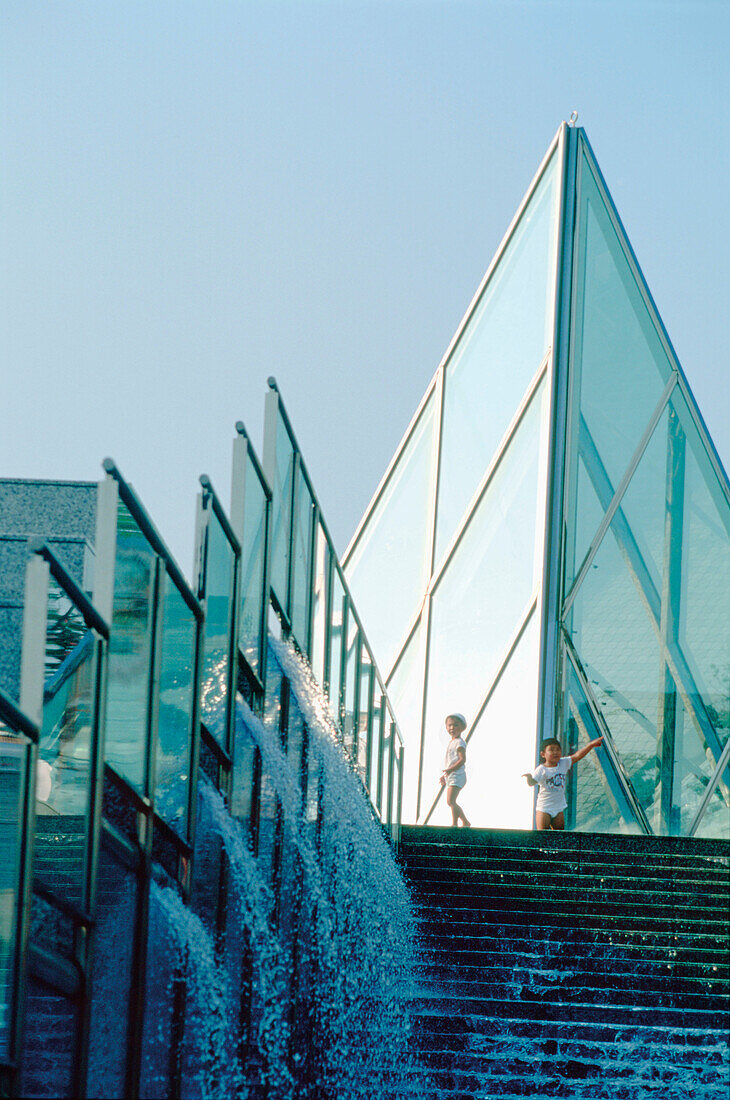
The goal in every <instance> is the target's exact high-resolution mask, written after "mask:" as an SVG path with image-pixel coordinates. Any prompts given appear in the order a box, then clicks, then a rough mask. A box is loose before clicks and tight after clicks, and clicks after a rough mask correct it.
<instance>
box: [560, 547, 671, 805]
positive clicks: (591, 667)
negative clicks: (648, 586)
mask: <svg viewBox="0 0 730 1100" xmlns="http://www.w3.org/2000/svg"><path fill="white" fill-rule="evenodd" d="M611 530H612V532H614V531H615V525H614V526H612V529H611ZM572 612H573V614H572V626H571V634H572V637H573V642H574V644H575V646H576V649H577V650H578V655H579V658H580V660H581V662H582V664H583V667H584V669H585V670H586V674H587V678H588V681H589V683H590V687H591V690H592V692H593V695H594V696H595V698H596V700H597V702H598V705H599V707H600V708H601V711H602V714H603V717H604V719H605V721H606V724H607V725H608V728H609V730H610V731H611V735H612V737H613V742H614V745H615V746H616V749H617V751H618V753H619V755H620V757H621V760H622V763H623V766H624V768H625V770H626V772H627V773H628V775H629V778H630V779H631V783H632V785H633V787H634V790H635V792H636V795H637V797H638V799H639V801H640V802H641V804H642V806H643V807H644V809H645V811H646V812H647V814H648V815H651V812H652V811H651V806H652V805H653V802H654V792H655V786H656V782H657V767H658V761H657V720H658V704H659V692H658V687H659V684H660V682H661V681H660V677H661V676H663V665H662V661H661V657H660V652H659V641H658V638H657V633H656V629H655V627H654V626H652V621H651V615H650V613H648V612H647V608H646V605H645V602H644V600H643V598H642V596H641V595H640V588H639V581H638V579H636V574H635V573H634V574H633V576H632V574H630V573H629V570H628V569H627V567H626V564H625V561H624V558H623V557H622V554H621V553H620V552H619V548H618V546H617V542H616V538H615V537H613V535H611V534H607V535H606V537H605V538H604V540H603V542H602V544H601V547H600V549H599V551H598V553H597V555H596V557H595V560H594V562H593V565H592V568H591V569H589V570H588V574H587V576H586V578H585V580H584V581H583V583H582V585H581V587H580V589H579V591H578V596H577V597H576V601H575V603H574V605H573V609H572Z"/></svg>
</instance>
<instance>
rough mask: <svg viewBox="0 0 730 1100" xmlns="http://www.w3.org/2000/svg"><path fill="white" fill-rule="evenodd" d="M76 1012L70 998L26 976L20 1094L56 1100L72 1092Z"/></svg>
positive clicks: (75, 1043) (76, 1026) (71, 1094)
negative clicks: (50, 1043)
mask: <svg viewBox="0 0 730 1100" xmlns="http://www.w3.org/2000/svg"><path fill="white" fill-rule="evenodd" d="M49 1019H51V1020H53V1032H52V1036H53V1048H52V1050H51V1051H49V1049H48V1047H49V1030H48V1021H49ZM77 1028H78V1009H77V1006H76V1005H75V1004H74V1002H73V1001H72V1000H71V998H70V997H65V996H64V995H63V994H62V993H59V992H58V991H57V990H56V989H54V988H53V987H52V986H50V985H47V984H46V983H45V982H43V981H41V980H40V979H38V978H36V977H34V976H33V975H32V974H31V975H29V977H28V983H27V987H26V996H25V1027H24V1029H23V1059H22V1065H21V1070H20V1095H21V1096H32V1097H38V1098H39V1100H41V1098H42V1100H46V1098H47V1100H60V1098H65V1097H68V1098H71V1097H73V1096H74V1095H78V1094H77V1093H75V1092H74V1084H73V1082H74V1070H75V1065H76V1052H77Z"/></svg>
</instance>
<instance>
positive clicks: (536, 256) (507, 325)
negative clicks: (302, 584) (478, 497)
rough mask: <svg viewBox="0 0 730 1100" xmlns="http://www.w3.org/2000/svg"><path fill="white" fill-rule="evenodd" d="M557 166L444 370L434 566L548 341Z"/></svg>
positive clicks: (554, 160) (535, 197)
mask: <svg viewBox="0 0 730 1100" xmlns="http://www.w3.org/2000/svg"><path fill="white" fill-rule="evenodd" d="M557 161H558V158H557V157H556V156H553V158H552V160H551V162H550V164H549V165H548V167H547V168H546V170H545V172H544V174H543V177H542V179H541V181H540V183H539V184H538V186H537V188H536V190H535V193H534V194H533V196H532V198H531V199H530V201H529V203H528V204H527V207H526V208H525V210H524V211H523V213H522V216H521V218H520V220H519V222H518V224H517V226H516V228H515V230H514V232H513V234H512V237H511V239H510V242H509V244H508V246H507V248H506V250H505V252H504V253H503V255H502V257H501V259H500V261H499V263H498V265H497V267H496V268H495V270H494V271H493V273H492V275H491V277H490V279H489V282H488V283H487V285H486V287H485V288H484V290H483V292H482V295H481V298H480V300H479V303H478V305H477V306H476V309H475V311H474V313H473V314H472V316H471V317H470V319H469V322H468V324H467V325H466V328H465V329H464V331H463V333H462V334H461V336H460V337H459V342H458V344H457V345H456V348H455V350H454V352H453V354H452V356H451V359H450V360H449V362H448V364H447V366H446V375H445V379H444V387H445V388H444V413H443V428H442V433H441V469H440V474H439V501H438V512H437V521H436V562H437V563H438V561H439V559H440V557H441V555H442V553H443V551H444V550H445V549H446V546H447V545H448V543H449V542H450V541H451V538H452V537H453V535H454V532H455V531H456V529H457V527H458V525H459V522H460V520H461V518H462V516H463V515H464V513H465V511H466V508H467V505H468V504H469V501H470V500H471V498H472V496H473V494H474V493H475V492H476V489H477V486H478V484H479V482H480V480H481V477H482V475H483V473H484V471H485V470H486V468H487V466H488V465H489V462H490V460H491V458H492V456H493V455H494V453H495V451H496V449H497V446H498V444H499V442H500V440H501V439H502V437H503V436H504V434H505V432H506V430H507V427H508V426H509V423H510V421H511V420H512V417H513V416H514V414H515V411H516V410H517V408H518V406H519V404H520V402H521V400H522V398H523V396H524V394H525V392H526V390H527V387H528V385H529V383H530V380H531V379H532V378H533V377H534V375H535V374H536V372H537V369H538V367H539V366H540V363H541V362H542V360H543V359H544V357H545V353H546V352H547V350H548V347H549V345H550V341H551V339H552V321H553V309H552V302H553V294H554V287H555V221H556V219H555V194H556V182H557ZM399 621H400V620H399ZM366 623H367V620H366Z"/></svg>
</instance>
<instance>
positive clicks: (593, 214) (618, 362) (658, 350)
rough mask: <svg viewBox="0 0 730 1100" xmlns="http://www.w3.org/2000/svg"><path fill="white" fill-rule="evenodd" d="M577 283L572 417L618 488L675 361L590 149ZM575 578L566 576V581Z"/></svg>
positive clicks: (584, 171) (584, 164)
mask: <svg viewBox="0 0 730 1100" xmlns="http://www.w3.org/2000/svg"><path fill="white" fill-rule="evenodd" d="M576 287H577V290H576V296H577V298H576V302H575V304H574V313H575V320H574V325H575V337H576V338H575V350H574V359H573V371H574V374H575V378H576V383H577V384H576V385H575V407H574V410H573V413H572V417H573V423H574V424H575V425H576V427H577V425H578V422H579V418H580V417H582V419H583V421H584V423H585V426H586V427H587V429H588V432H589V433H590V436H591V438H592V440H593V443H594V445H595V448H596V449H597V452H598V455H599V456H600V459H601V462H602V463H603V465H604V467H605V469H606V472H607V474H608V478H609V480H610V481H611V483H612V484H613V486H614V488H616V487H618V484H619V482H620V481H621V478H622V477H623V474H624V472H625V470H626V468H627V466H628V464H629V460H630V459H631V456H632V455H633V453H634V451H635V450H636V447H637V445H638V443H639V441H640V439H641V437H642V435H643V434H644V431H645V429H646V426H647V424H648V422H649V419H650V418H651V415H652V413H653V412H654V409H655V408H656V405H657V402H658V401H659V398H660V397H661V394H662V390H663V389H664V385H665V383H666V381H667V379H668V378H669V375H670V370H671V366H670V363H669V360H668V358H667V355H666V352H665V351H664V348H663V346H662V343H661V340H660V339H659V335H658V332H657V330H656V328H655V326H654V324H653V321H652V320H651V317H650V315H649V312H648V309H647V307H646V305H645V303H644V299H643V297H642V295H641V293H640V291H639V287H638V285H637V283H636V280H635V278H634V276H633V274H632V272H631V269H630V267H629V263H628V261H627V259H626V254H625V252H624V250H623V248H622V246H621V243H620V241H619V239H618V237H617V235H616V230H615V229H614V226H613V223H612V221H611V218H610V216H609V214H608V211H607V209H606V206H605V204H604V201H603V198H602V195H601V193H600V190H599V187H598V184H597V182H596V179H595V177H594V175H593V172H592V170H591V167H590V163H589V161H588V159H587V157H586V156H585V154H584V155H583V156H582V157H581V164H580V203H579V212H578V279H577V282H576ZM572 522H575V520H573V521H572ZM578 522H581V521H580V520H579V521H578ZM586 550H587V546H586V545H584V544H581V545H579V546H578V547H577V553H576V556H575V567H576V568H577V567H578V566H580V563H581V560H582V558H583V556H584V554H585V551H586ZM572 579H573V578H572V576H568V578H567V581H568V584H570V582H571V581H572Z"/></svg>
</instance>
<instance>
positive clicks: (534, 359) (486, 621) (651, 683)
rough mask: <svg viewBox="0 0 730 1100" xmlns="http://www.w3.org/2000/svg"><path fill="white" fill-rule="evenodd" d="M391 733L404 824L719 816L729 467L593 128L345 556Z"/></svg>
mask: <svg viewBox="0 0 730 1100" xmlns="http://www.w3.org/2000/svg"><path fill="white" fill-rule="evenodd" d="M344 564H345V568H346V573H347V576H348V579H349V583H350V586H351V589H352V592H353V595H354V598H355V600H356V602H357V606H358V608H360V611H361V615H362V619H363V624H364V626H365V628H366V630H367V631H368V637H369V639H370V641H371V644H372V646H373V649H374V652H375V656H376V659H377V660H378V663H379V665H380V667H381V669H383V670H384V671H385V672H386V674H387V686H388V691H389V694H390V697H391V699H392V700H393V703H394V707H395V711H396V714H397V716H398V720H399V723H400V728H401V730H402V733H403V736H404V740H405V748H406V766H405V776H404V804H403V820H404V821H419V822H428V823H433V824H437V823H442V822H446V821H447V820H449V815H448V814H447V810H446V807H445V805H444V804H443V799H440V797H439V795H440V788H439V787H438V784H437V780H438V776H439V773H440V771H441V768H442V766H443V765H442V760H443V754H444V748H445V743H446V734H445V730H444V725H443V723H444V718H445V716H446V715H447V714H449V713H450V712H453V711H460V712H463V713H464V714H465V715H466V716H467V718H468V721H469V728H468V732H467V734H466V736H467V742H468V751H467V772H468V774H469V783H468V784H467V787H466V789H465V791H464V794H463V796H462V798H461V801H462V803H463V805H464V807H465V809H466V811H467V814H468V816H469V817H470V818H471V820H472V821H473V823H474V824H476V825H481V826H487V827H490V826H491V827H503V828H510V827H513V828H529V827H530V826H531V823H532V809H533V796H532V792H531V791H530V790H529V789H528V788H527V786H526V784H525V782H524V780H523V779H521V778H520V776H521V773H522V772H525V771H527V770H528V769H532V767H533V766H534V762H535V760H536V759H537V744H538V743H539V741H540V740H542V739H543V738H544V737H550V736H558V737H560V739H561V741H562V744H563V746H564V749H565V750H567V749H569V748H571V749H573V748H575V747H578V746H579V745H581V744H584V743H585V742H586V741H587V740H589V739H592V738H594V737H596V736H600V735H603V736H604V742H603V745H602V746H601V748H599V749H598V750H597V751H596V752H593V753H590V754H589V755H588V756H587V757H585V758H584V760H583V761H581V762H580V764H578V765H577V766H576V767H575V768H574V769H573V770H572V772H571V773H570V782H571V784H572V789H570V790H569V794H568V798H569V824H570V825H571V826H572V827H573V828H576V829H585V830H593V831H606V832H614V831H624V832H637V833H638V832H643V833H655V834H673V835H698V836H728V835H730V810H729V808H728V807H729V806H730V738H729V736H728V735H729V734H730V485H729V484H728V479H727V475H726V474H725V472H724V470H723V468H722V465H721V463H720V460H719V458H718V456H717V454H716V452H715V449H714V447H713V444H712V441H711V440H710V438H709V435H708V433H707V430H706V428H705V426H704V423H703V421H702V417H701V415H700V413H699V411H698V408H697V405H696V403H695V401H694V398H693V396H692V394H691V392H690V389H689V386H688V384H687V381H686V378H685V376H684V374H683V372H682V369H681V367H680V365H679V363H678V361H677V359H676V356H675V354H674V351H673V349H672V346H671V343H670V341H669V338H668V336H667V334H666V332H665V329H664V327H663V325H662V322H661V319H660V317H659V315H658V312H657V310H656V307H655V305H654V303H653V300H652V298H651V295H650V293H649V290H648V288H647V286H646V283H645V281H644V279H643V276H642V274H641V271H640V269H639V266H638V263H637V261H636V258H635V256H634V253H633V251H632V249H631V245H630V244H629V242H628V239H627V237H626V234H625V232H624V230H623V227H622V225H621V221H620V219H619V217H618V214H617V212H616V209H615V207H614V205H613V202H612V200H611V197H610V195H609V193H608V189H607V187H606V184H605V182H604V180H603V177H602V175H601V172H600V169H599V168H598V165H597V163H596V160H595V157H594V155H593V152H592V150H591V147H590V145H589V142H588V139H587V137H586V135H585V132H584V131H583V130H582V129H580V128H578V127H571V126H568V125H566V124H563V125H562V126H561V128H560V129H559V131H558V133H557V134H556V136H555V138H554V140H553V142H552V144H551V146H550V148H549V149H548V152H547V154H546V155H545V158H544V160H543V162H542V164H541V166H540V168H539V170H538V172H537V175H536V176H535V179H534V181H533V183H532V185H531V186H530V188H529V190H528V193H527V195H526V196H525V199H524V200H523V202H522V205H521V206H520V208H519V210H518V212H517V214H516V215H515V218H514V220H513V222H512V224H511V226H510V227H509V229H508V231H507V234H506V236H505V238H504V240H503V242H502V244H501V246H500V248H499V250H498V252H497V255H496V256H495V258H494V260H493V261H492V264H491V265H490V267H489V270H488V271H487V273H486V275H485V277H484V279H483V281H482V284H481V286H480V287H479V290H478V291H477V294H476V295H475V297H474V300H473V301H472V303H471V305H470V307H469V309H468V311H467V313H466V316H465V318H464V320H463V321H462V323H461V325H460V327H459V330H458V331H457V333H456V335H455V336H454V339H453V340H452V342H451V345H450V346H449V348H448V350H447V352H446V355H445V356H444V359H443V361H442V362H441V365H440V366H439V368H438V370H437V372H436V375H435V377H434V378H433V379H432V381H431V384H430V385H429V387H428V389H427V391H426V393H425V395H424V397H423V400H422V401H421V404H420V406H419V408H418V410H417V411H416V414H415V416H414V418H413V420H412V422H411V424H410V426H409V428H408V430H407V432H406V434H405V436H404V438H403V441H402V442H401V444H400V446H399V448H398V450H397V452H396V454H395V456H394V458H393V460H392V462H391V464H390V466H389V468H388V470H387V471H386V473H385V476H384V478H383V480H382V482H381V484H380V486H379V488H378V490H377V492H376V494H375V496H374V498H373V500H372V502H371V504H370V506H369V508H368V509H367V512H366V513H365V516H364V517H363V520H362V522H361V523H360V526H359V527H358V529H357V531H356V533H355V535H354V537H353V540H352V542H351V544H350V546H349V548H348V550H347V553H346V555H345V560H344Z"/></svg>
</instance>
